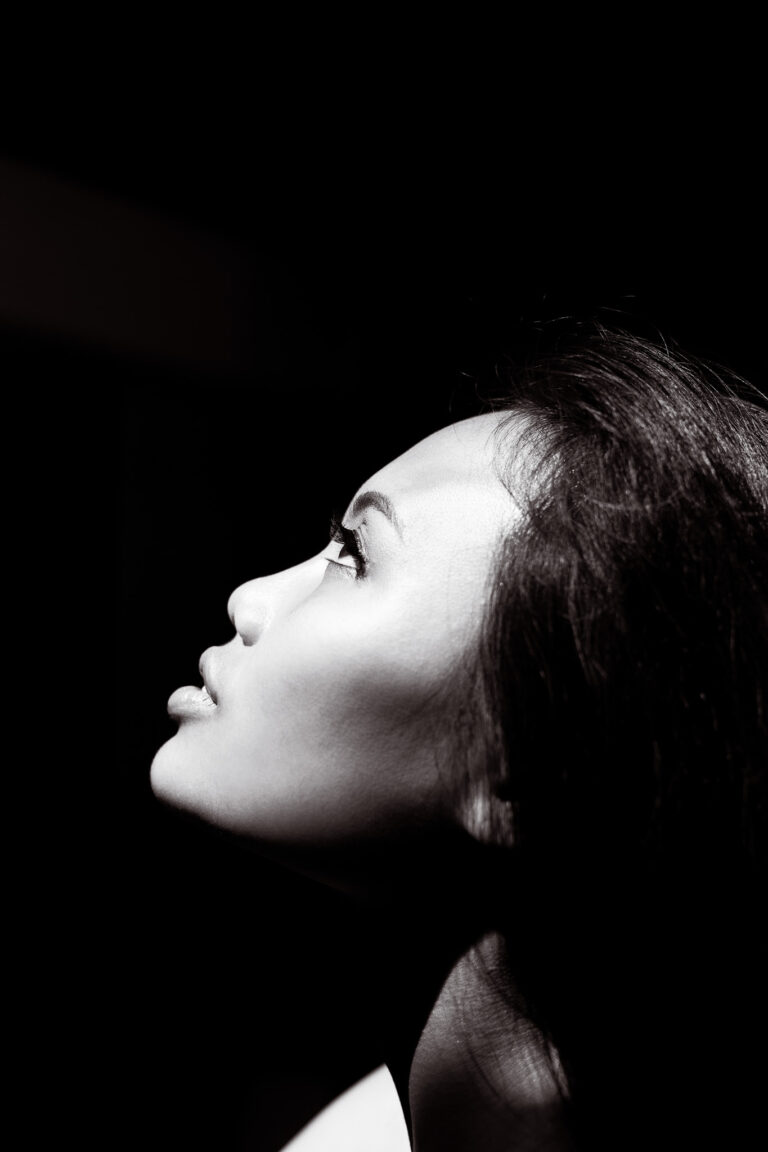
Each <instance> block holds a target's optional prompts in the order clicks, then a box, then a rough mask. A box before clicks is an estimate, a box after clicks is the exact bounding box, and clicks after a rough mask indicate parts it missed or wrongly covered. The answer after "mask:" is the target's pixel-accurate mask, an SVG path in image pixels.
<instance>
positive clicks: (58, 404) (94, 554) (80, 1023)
mask: <svg viewBox="0 0 768 1152" xmlns="http://www.w3.org/2000/svg"><path fill="white" fill-rule="evenodd" d="M139 127H140V129H141V130H139V128H138V127H137V126H136V125H135V124H134V125H133V129H134V130H132V131H131V132H127V131H125V129H124V127H123V130H122V131H112V132H108V133H104V132H101V131H96V130H95V128H92V129H91V130H90V131H87V130H83V128H82V127H81V128H80V131H79V132H77V131H70V132H69V133H67V132H63V131H61V130H60V129H57V130H56V131H53V130H51V131H50V132H48V133H46V132H45V131H40V132H37V133H36V134H33V135H31V136H29V137H27V138H25V140H24V142H23V143H16V144H11V143H9V145H8V147H7V148H6V151H5V157H6V159H7V161H8V163H10V164H13V165H16V166H18V168H19V169H20V170H22V171H23V170H26V169H28V168H32V169H34V170H35V171H38V172H44V173H47V174H49V175H50V176H51V177H52V178H54V179H55V180H62V181H65V182H67V183H68V185H74V186H76V187H77V188H79V189H81V190H82V191H83V193H84V194H87V195H88V196H92V197H97V198H105V199H107V200H110V199H113V198H115V197H116V198H118V199H119V200H121V201H125V202H128V203H130V204H132V205H133V206H135V207H137V208H139V209H140V210H141V211H144V212H147V213H156V214H159V216H160V217H162V218H163V219H164V220H172V221H175V222H177V223H180V224H181V225H183V226H184V227H186V228H189V229H191V230H193V231H194V230H198V231H202V232H204V233H206V234H209V235H212V236H215V237H218V238H222V239H223V240H224V241H226V244H227V245H228V246H229V249H228V250H230V251H234V252H235V253H236V254H237V259H238V268H239V273H238V280H237V284H236V286H235V288H234V289H233V291H232V294H231V296H230V297H228V299H227V301H226V302H225V303H226V306H227V307H229V308H231V311H232V315H233V316H234V317H235V319H236V325H237V329H238V332H239V333H240V337H239V343H238V344H237V347H236V351H235V353H233V354H232V355H231V356H229V358H225V357H220V358H219V359H218V360H217V359H216V357H215V356H214V357H213V358H212V360H209V361H208V362H206V363H202V362H199V363H196V362H195V361H194V357H191V358H190V357H183V356H174V355H169V354H168V353H167V351H166V352H162V351H158V353H157V354H153V351H152V346H151V340H148V341H145V343H144V345H143V346H142V348H141V350H140V351H137V350H136V348H135V347H134V348H131V349H126V348H124V347H118V346H110V343H109V341H108V340H105V339H104V338H103V336H101V335H99V334H98V333H99V332H100V329H99V325H98V323H97V322H96V320H94V336H93V338H92V339H89V337H88V334H87V332H86V333H83V332H82V331H80V332H78V333H77V334H76V335H72V334H71V333H67V332H62V331H53V330H50V329H47V328H46V327H45V326H44V325H40V324H39V323H35V322H31V321H30V322H25V321H24V319H23V318H22V319H21V320H20V319H19V318H18V317H16V318H13V319H12V320H5V321H3V322H2V325H1V326H0V345H1V346H2V350H3V353H4V358H5V363H6V380H7V391H6V415H7V423H6V441H7V446H8V458H9V460H11V461H12V464H11V479H10V482H9V491H10V492H11V494H12V499H11V500H10V504H11V507H10V509H9V521H14V520H15V519H16V518H17V519H18V521H19V523H20V527H21V533H20V538H21V539H22V545H20V546H18V548H17V550H16V552H15V554H14V555H15V557H16V558H17V560H18V564H17V565H16V568H17V570H19V571H20V573H21V584H22V588H21V590H20V593H19V596H18V600H17V601H16V603H17V604H18V611H16V608H15V607H14V601H13V600H11V599H10V598H9V602H8V603H9V618H10V619H9V623H13V622H14V617H18V622H20V623H21V632H22V647H23V649H24V650H25V654H28V655H30V656H31V666H32V668H33V669H37V673H34V674H33V676H34V678H31V679H30V680H28V681H26V682H25V683H26V685H27V687H29V686H30V685H31V695H32V697H33V700H34V703H33V715H32V717H31V719H30V720H29V721H27V722H26V723H27V727H26V728H25V730H24V736H25V740H26V744H25V747H27V748H29V747H31V748H32V749H33V752H32V755H31V756H29V755H27V756H26V757H25V760H26V761H27V764H26V767H27V771H26V773H25V775H26V779H27V782H28V783H29V784H30V786H31V791H32V792H33V793H37V796H36V797H34V798H33V799H34V800H35V803H32V804H31V805H30V807H29V808H27V809H26V810H25V811H27V812H32V813H33V819H32V820H22V821H21V823H22V824H23V825H24V828H23V837H24V844H25V848H24V850H23V851H24V853H25V855H24V856H23V861H24V863H23V866H22V871H23V872H24V873H25V875H28V876H29V877H31V878H33V886H32V895H31V897H28V898H26V901H25V903H26V908H27V915H28V918H29V922H30V923H29V928H30V931H31V930H32V929H33V928H34V930H35V932H36V933H37V934H38V938H42V941H43V944H42V945H40V946H36V947H35V948H34V949H33V950H32V951H31V953H30V957H31V959H30V963H31V966H32V968H33V984H34V986H35V989H36V991H35V993H34V994H33V997H32V1000H31V1002H30V1003H31V1004H32V1005H34V1006H35V1007H39V1006H43V1010H42V1011H40V1014H39V1016H36V1017H35V1023H34V1024H32V1025H30V1027H29V1030H28V1035H27V1037H26V1042H27V1043H28V1045H29V1047H28V1049H25V1050H26V1051H28V1056H27V1060H28V1061H29V1063H30V1066H31V1068H32V1069H33V1072H32V1077H33V1080H34V1081H35V1083H38V1082H40V1081H41V1079H45V1077H47V1076H50V1078H51V1080H52V1081H53V1082H55V1083H56V1084H57V1085H61V1086H63V1091H62V1092H61V1093H60V1094H58V1095H56V1096H55V1100H56V1103H55V1104H51V1103H50V1102H49V1103H48V1105H47V1106H48V1107H49V1108H51V1109H53V1110H54V1112H55V1113H56V1115H57V1117H58V1119H59V1121H60V1122H61V1124H62V1125H63V1126H64V1127H66V1128H67V1129H68V1130H69V1131H77V1132H79V1133H81V1134H84V1133H85V1132H88V1133H89V1134H93V1135H95V1137H96V1139H97V1141H99V1142H100V1143H101V1146H103V1147H110V1148H112V1147H122V1146H123V1145H125V1146H126V1147H128V1146H131V1147H141V1148H146V1149H150V1148H175V1147H178V1148H184V1149H194V1148H201V1149H202V1148H209V1149H210V1148H221V1149H223V1150H226V1149H237V1150H240V1149H243V1150H244V1149H246V1148H259V1149H264V1150H265V1152H269V1150H271V1149H278V1148H280V1147H281V1146H282V1144H283V1143H284V1142H285V1140H287V1139H288V1137H289V1136H290V1135H291V1134H292V1133H293V1132H294V1131H296V1130H297V1129H298V1128H299V1127H300V1126H301V1124H302V1123H304V1122H305V1121H306V1119H307V1118H308V1117H309V1116H310V1115H311V1114H312V1113H313V1111H315V1110H316V1109H317V1108H319V1107H320V1106H321V1105H322V1104H323V1103H324V1102H325V1101H326V1100H328V1099H330V1098H331V1097H332V1096H333V1095H334V1094H336V1093H337V1092H338V1091H340V1090H341V1089H342V1088H343V1087H344V1086H346V1084H348V1083H350V1082H351V1081H352V1080H354V1079H355V1078H356V1077H358V1076H360V1075H362V1074H363V1073H364V1072H365V1071H367V1070H368V1069H369V1068H371V1067H373V1066H375V1065H376V1064H377V1063H379V1062H380V1059H381V1052H380V1050H379V1048H378V1045H377V1040H376V1012H377V987H378V982H379V981H380V980H381V979H385V978H386V974H382V973H378V972H376V971H375V966H374V968H373V969H371V968H370V967H369V965H370V964H371V963H372V961H371V957H370V956H369V955H368V954H367V951H366V944H365V939H364V935H362V934H361V932H360V929H359V926H357V925H355V923H354V922H353V921H352V920H351V919H350V918H349V916H348V913H347V910H346V909H345V908H344V906H343V904H342V903H341V902H340V901H339V900H338V899H337V898H336V897H334V896H333V895H331V894H329V893H326V892H323V891H320V890H317V889H315V888H314V887H313V886H312V885H310V884H309V883H308V882H305V881H301V880H299V879H297V878H294V877H292V876H289V875H287V874H284V873H282V872H281V871H280V870H278V869H277V868H275V867H274V866H273V865H270V864H267V863H266V862H264V861H261V860H259V859H258V858H257V857H253V856H250V855H248V854H245V853H243V852H242V851H241V850H240V849H239V848H238V847H237V846H235V845H232V844H230V843H229V842H228V841H227V840H226V838H224V837H221V836H219V835H217V834H216V833H213V832H212V831H210V830H208V829H204V828H199V827H197V826H195V825H194V824H192V823H189V822H187V821H185V820H183V819H180V818H179V817H178V816H175V815H174V814H173V813H170V812H167V811H164V810H161V809H160V808H159V807H158V805H157V804H156V802H154V800H153V799H152V797H151V794H150V791H149V786H148V771H149V764H150V762H151V759H152V755H153V753H154V751H155V750H156V749H157V747H158V746H159V745H160V744H161V743H162V742H163V741H164V740H165V739H166V738H167V737H168V736H169V735H170V734H171V733H172V731H173V725H172V724H171V723H170V721H169V720H168V718H167V716H166V714H165V703H166V700H167V698H168V696H169V694H170V693H171V691H172V690H173V689H174V688H175V687H177V686H178V685H180V684H186V683H190V682H195V680H196V671H197V660H198V658H199V655H200V653H201V652H202V651H203V650H204V649H205V648H206V647H208V646H209V645H211V644H216V643H221V642H223V641H225V640H226V639H227V638H228V637H229V635H230V625H229V622H228V620H227V616H226V602H227V598H228V596H229V593H230V592H231V591H232V589H233V588H235V587H236V586H237V585H238V584H239V583H241V582H242V581H243V580H245V579H247V578H249V577H250V576H253V575H257V574H260V573H265V572H268V571H272V570H278V569H280V568H282V567H285V566H286V565H289V564H292V563H295V562H296V561H298V560H300V559H302V558H304V557H305V556H307V555H309V554H311V553H312V552H314V551H316V550H317V549H318V547H319V546H320V545H321V544H322V542H323V540H324V539H325V536H326V534H327V523H328V518H329V513H330V511H331V510H332V508H334V507H335V506H338V505H344V504H345V503H346V501H347V500H348V499H349V497H350V496H351V495H352V493H353V492H354V491H355V489H356V488H357V487H358V485H359V484H360V483H361V482H362V481H363V480H364V479H365V477H366V476H367V475H369V474H371V473H372V472H373V471H375V470H376V469H377V468H378V467H380V466H381V465H382V464H383V463H385V462H386V461H387V460H388V459H391V458H392V457H393V456H395V455H397V454H398V453H399V452H401V451H402V450H404V449H405V448H406V447H408V446H409V445H410V444H411V443H413V442H414V441H416V440H417V439H419V438H420V437H421V436H423V435H425V434H427V433H428V432H430V431H431V430H433V429H435V428H437V427H440V426H441V425H443V424H445V423H447V422H448V421H449V420H450V419H451V418H455V417H460V416H461V415H464V414H465V413H467V412H469V411H471V408H472V404H473V396H474V388H475V382H476V381H477V380H478V379H479V380H481V381H484V380H487V379H488V378H489V377H490V376H491V375H492V366H493V363H494V360H495V358H496V356H497V355H499V354H500V353H501V351H502V350H503V349H504V348H505V347H510V348H511V349H512V350H513V351H517V352H518V353H519V354H524V353H525V351H526V350H527V349H528V348H529V347H530V346H531V344H532V343H535V338H534V337H533V336H532V333H534V332H535V329H536V325H535V323H533V322H544V321H546V320H549V319H551V318H553V317H555V316H557V315H561V314H563V313H577V314H587V313H589V312H590V311H591V310H593V309H594V308H597V307H599V308H603V309H610V310H617V311H618V313H621V314H622V315H624V316H625V317H626V318H627V319H628V320H629V321H631V322H632V323H635V324H639V325H640V326H641V327H644V328H649V327H650V328H654V327H658V328H659V329H660V330H661V332H662V333H663V334H664V335H665V336H667V337H668V338H673V339H677V340H679V341H680V342H681V343H682V344H683V346H684V347H686V348H687V349H688V350H689V351H692V352H694V353H698V354H701V355H704V356H708V357H710V358H714V359H716V360H720V361H722V362H725V363H726V364H728V365H729V366H731V367H732V368H734V369H735V370H737V371H741V372H742V373H744V374H745V375H747V376H749V377H751V378H752V379H753V380H754V382H755V383H757V384H759V385H762V386H763V387H765V356H764V324H765V322H764V316H765V292H764V279H765V235H764V231H763V226H762V219H761V213H760V212H759V211H758V210H757V207H756V205H757V204H758V203H759V199H760V196H759V189H756V188H755V186H754V184H753V183H751V181H749V180H747V179H745V169H744V164H745V163H746V162H745V161H744V159H743V154H742V153H740V152H739V150H738V148H736V147H734V149H733V152H731V151H730V150H729V152H728V155H727V156H725V157H723V158H722V164H719V165H715V168H717V169H719V175H718V173H717V172H716V173H715V174H714V176H713V175H712V172H711V171H710V172H709V175H708V178H707V180H706V181H705V180H704V179H703V178H702V177H701V175H700V171H699V168H698V166H697V165H696V164H693V165H692V166H690V161H691V159H692V157H691V154H690V148H689V149H688V150H685V149H684V150H683V151H684V152H685V155H684V157H683V160H684V161H685V163H684V165H683V167H682V168H678V169H674V170H672V169H670V168H669V166H668V165H666V166H664V165H661V166H660V165H650V166H649V165H648V164H644V165H643V166H642V168H641V169H640V170H638V169H637V168H636V167H635V165H634V164H633V157H636V155H637V151H635V152H634V153H633V150H632V148H631V147H629V148H628V150H627V160H626V162H625V164H624V165H622V166H620V167H618V168H617V167H616V165H615V164H613V163H611V164H608V163H604V164H602V165H601V164H600V162H599V157H598V158H597V159H596V161H595V163H593V164H592V165H591V168H590V176H589V180H588V182H587V184H586V185H585V183H584V182H583V181H580V182H579V191H578V193H577V192H576V190H575V188H574V183H575V181H574V179H573V176H574V173H573V168H572V166H571V165H570V163H566V162H565V160H564V159H563V160H561V161H558V159H557V158H556V159H555V162H554V163H552V164H551V165H550V167H549V169H548V171H547V175H546V178H545V177H544V176H542V175H541V173H539V178H538V179H537V180H536V181H534V182H532V181H531V178H530V177H531V171H532V169H533V168H535V167H536V166H535V165H533V164H532V163H531V162H530V158H528V160H527V161H525V162H524V161H523V160H522V159H521V160H519V161H518V163H517V165H516V166H514V171H513V173H512V174H510V173H508V172H506V171H504V172H500V171H499V169H498V166H497V165H495V164H490V163H486V165H485V166H484V167H483V166H480V165H478V164H477V163H476V162H475V163H471V162H469V161H468V160H466V158H463V157H461V156H453V157H450V156H449V158H448V160H447V161H445V162H444V164H443V165H442V166H440V167H437V168H435V169H434V170H432V171H430V172H429V173H428V174H426V175H425V173H424V170H423V167H419V170H418V171H417V166H415V165H414V164H412V163H411V162H408V163H401V164H400V165H399V166H397V167H392V166H391V165H390V164H389V163H387V162H385V160H384V159H383V158H379V159H376V157H375V156H374V157H373V158H371V157H370V156H369V157H368V158H367V159H366V161H365V162H363V160H362V159H360V158H358V156H357V154H356V152H355V144H354V141H351V142H350V143H349V144H348V147H347V149H346V151H345V155H344V159H343V162H342V161H340V159H339V156H338V154H337V153H336V152H335V151H334V150H333V149H332V148H331V146H330V145H329V144H326V143H325V142H324V140H323V137H322V134H319V133H315V134H314V136H313V143H312V144H311V145H310V144H309V143H308V142H307V139H306V138H303V139H297V138H295V137H293V138H292V137H291V135H290V133H288V135H287V136H286V138H285V139H284V140H283V142H282V144H281V146H280V147H277V148H276V147H274V146H270V147H267V146H266V145H265V142H264V140H263V139H262V138H261V137H260V136H259V134H258V132H256V131H255V130H254V131H251V132H247V131H245V130H243V129H241V130H240V131H239V132H237V133H235V132H232V133H231V134H230V135H227V134H223V133H220V132H219V133H217V132H214V131H212V130H211V128H210V125H208V128H207V130H206V131H205V132H194V131H192V130H191V129H190V128H189V126H187V129H186V132H178V131H177V132H175V133H174V134H173V135H171V134H170V132H169V125H168V122H167V121H164V122H163V124H162V125H157V124H154V125H153V123H152V121H151V119H150V118H149V117H148V116H147V115H146V114H145V115H144V117H143V118H142V120H141V123H140V125H139ZM550 159H552V158H551V157H550ZM693 159H695V156H694V157H693ZM662 167H663V168H664V178H663V179H661V177H660V172H661V168H662ZM710 167H711V166H710ZM736 176H738V179H735V177H736ZM746 186H749V194H748V195H747V194H746V193H745V192H744V189H745V187H746ZM630 189H631V191H630ZM145 255H146V259H145V261H144V265H143V267H144V268H145V270H146V269H149V271H150V272H151V266H152V253H151V251H150V252H149V253H147V254H145ZM11 287H12V285H11ZM131 289H132V291H135V292H136V293H141V291H142V284H141V283H136V284H133V285H131ZM167 307H168V309H169V315H170V314H171V313H173V310H174V308H175V307H176V308H177V312H178V314H176V315H175V316H174V324H175V326H176V330H177V331H180V332H181V333H183V332H184V326H185V324H188V325H189V326H190V342H191V343H193V344H194V343H195V341H194V340H193V339H192V335H193V334H192V326H193V325H194V324H195V323H196V322H198V321H196V320H195V318H194V317H193V316H187V315H185V314H184V313H183V308H182V306H181V305H179V304H178V303H177V302H174V300H173V299H169V300H168V301H167ZM41 667H43V668H44V670H45V678H44V679H45V683H44V684H43V685H42V687H41V686H40V683H39V679H40V678H39V670H40V668H41ZM51 698H52V700H51ZM43 748H45V752H43ZM38 814H40V816H38ZM49 849H50V850H49ZM41 1073H42V1074H44V1075H42V1076H41ZM42 1096H43V1097H44V1098H45V1099H47V1100H49V1101H50V1096H49V1093H48V1092H47V1091H44V1092H43V1093H42ZM41 1107H42V1104H41Z"/></svg>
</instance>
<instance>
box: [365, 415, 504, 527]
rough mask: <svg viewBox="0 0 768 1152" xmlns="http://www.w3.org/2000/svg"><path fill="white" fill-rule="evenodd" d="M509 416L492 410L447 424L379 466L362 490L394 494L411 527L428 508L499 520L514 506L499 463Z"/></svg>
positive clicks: (453, 518) (450, 516) (481, 521)
mask: <svg viewBox="0 0 768 1152" xmlns="http://www.w3.org/2000/svg"><path fill="white" fill-rule="evenodd" d="M513 419H514V418H513ZM509 421H510V415H509V413H487V414H484V415H481V416H473V417H471V418H470V419H468V420H461V421H459V422H457V423H456V424H450V425H448V427H446V428H441V429H440V431H439V432H435V433H433V434H432V435H431V436H428V437H427V438H426V439H425V440H421V441H420V442H419V443H418V444H415V445H414V446H413V447H412V448H409V449H408V451H407V452H404V453H403V455H402V456H398V457H397V459H395V460H393V461H392V462H391V463H389V464H387V465H386V466H385V467H384V468H382V469H380V471H378V472H376V473H375V475H373V476H371V477H370V479H369V480H368V481H367V482H366V484H365V485H363V489H361V491H362V490H365V489H369V490H378V491H380V492H383V493H384V494H385V495H386V496H388V497H389V499H390V500H391V501H392V502H393V504H394V505H395V508H396V510H397V512H398V515H399V516H400V517H401V519H402V522H403V525H404V527H405V528H406V529H407V528H408V527H409V526H411V525H412V524H414V523H417V524H418V522H419V521H421V520H422V517H423V515H425V514H428V515H430V517H432V518H434V516H435V515H436V514H439V518H440V520H445V521H446V522H447V523H451V522H452V523H453V524H454V525H455V524H456V523H457V522H459V521H464V522H465V521H466V520H467V518H476V519H477V520H478V525H477V526H478V528H481V529H482V528H483V527H484V525H485V524H486V523H495V524H497V523H498V522H499V519H500V518H502V519H506V518H509V516H510V514H511V513H512V511H513V501H512V499H511V497H510V495H509V492H508V491H507V489H506V487H505V486H504V484H503V483H502V481H501V479H500V475H501V473H500V469H499V463H500V461H499V450H500V446H501V444H502V442H506V439H507V438H506V436H505V437H504V441H502V440H501V439H500V433H501V425H502V423H503V424H504V426H505V428H508V426H509ZM504 454H505V455H506V452H505V453H504ZM432 522H433V523H434V519H433V521H432Z"/></svg>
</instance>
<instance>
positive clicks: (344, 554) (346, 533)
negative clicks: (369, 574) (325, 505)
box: [325, 516, 368, 580]
mask: <svg viewBox="0 0 768 1152" xmlns="http://www.w3.org/2000/svg"><path fill="white" fill-rule="evenodd" d="M331 543H332V544H341V551H340V552H339V554H338V556H336V557H330V556H326V557H325V559H326V560H327V561H328V563H329V564H335V565H336V567H337V568H346V569H347V571H348V572H349V573H350V574H354V578H355V579H356V580H362V578H363V577H364V576H365V574H366V571H367V569H368V559H367V557H366V555H365V550H364V548H363V544H362V541H361V539H360V534H359V533H358V532H356V531H355V530H354V529H352V528H346V527H345V526H344V525H343V524H342V522H341V519H340V518H339V517H338V516H333V517H332V518H331ZM347 560H349V561H351V563H345V561H347Z"/></svg>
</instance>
